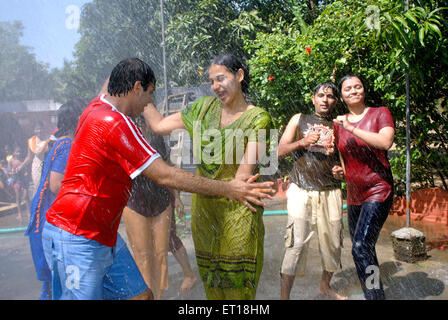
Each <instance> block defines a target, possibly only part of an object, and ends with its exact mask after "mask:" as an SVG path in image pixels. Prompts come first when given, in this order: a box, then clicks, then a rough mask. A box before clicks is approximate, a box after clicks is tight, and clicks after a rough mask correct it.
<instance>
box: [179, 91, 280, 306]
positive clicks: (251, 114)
mask: <svg viewBox="0 0 448 320" xmlns="http://www.w3.org/2000/svg"><path fill="white" fill-rule="evenodd" d="M221 110H222V103H221V101H220V100H219V99H217V98H215V97H203V98H201V99H199V100H197V101H196V102H195V103H193V104H192V105H191V106H189V107H188V108H187V109H185V110H183V111H182V113H181V114H182V120H183V122H184V124H185V127H186V129H187V130H188V132H189V134H190V136H191V137H192V140H193V148H194V150H193V154H194V156H195V159H196V163H199V160H198V159H199V157H200V163H199V164H198V168H197V174H198V175H200V176H203V177H207V178H210V179H215V180H221V181H230V180H232V179H233V178H234V177H235V174H236V172H237V170H238V167H239V163H240V161H237V159H241V156H242V155H243V154H244V150H245V149H246V144H247V142H248V141H260V140H259V134H258V132H259V130H260V129H265V130H266V131H267V133H269V129H270V128H271V117H270V115H269V113H267V112H266V111H265V110H263V109H261V108H257V107H255V108H252V109H249V110H247V111H245V112H244V113H243V114H242V115H241V116H240V117H239V118H238V119H237V120H235V121H234V122H233V123H232V124H230V125H229V126H227V127H224V128H220V121H221ZM243 132H244V135H238V134H236V138H235V137H234V136H233V134H235V133H239V134H242V133H243ZM207 134H209V135H207ZM210 135H212V136H214V139H212V138H210V137H209V136H210ZM266 136H268V135H266ZM266 140H267V141H266V143H267V144H269V139H266ZM232 142H233V143H232ZM238 152H239V153H238ZM256 208H257V212H256V213H253V212H252V211H250V210H249V209H248V208H246V207H245V206H244V205H243V204H242V203H240V202H237V201H232V200H229V199H228V198H224V197H223V198H220V197H211V196H203V195H198V194H193V195H192V207H191V230H192V236H193V242H194V246H195V251H196V259H197V264H198V267H199V274H200V276H201V279H202V282H203V285H204V288H205V292H206V295H207V299H220V300H224V299H246V300H249V299H255V294H256V290H257V285H258V280H259V278H260V274H261V269H262V267H263V242H264V224H263V208H262V207H258V206H257V207H256Z"/></svg>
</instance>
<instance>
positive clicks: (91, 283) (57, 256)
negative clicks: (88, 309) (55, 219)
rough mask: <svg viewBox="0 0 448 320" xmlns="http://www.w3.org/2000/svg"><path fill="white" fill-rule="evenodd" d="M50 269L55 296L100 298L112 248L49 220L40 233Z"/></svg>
mask: <svg viewBox="0 0 448 320" xmlns="http://www.w3.org/2000/svg"><path fill="white" fill-rule="evenodd" d="M42 240H43V246H44V252H45V257H46V259H47V264H48V266H49V268H50V270H51V273H52V284H53V288H52V291H53V299H54V300H102V299H103V282H104V277H105V275H106V273H107V271H108V270H109V268H110V266H111V265H112V262H113V255H112V250H113V248H111V247H108V246H105V245H102V244H100V243H99V242H97V241H95V240H91V239H87V238H85V237H82V236H76V235H74V234H71V233H69V232H66V231H64V230H62V229H60V228H58V227H56V226H54V225H52V224H50V223H48V222H46V223H45V226H44V231H43V234H42Z"/></svg>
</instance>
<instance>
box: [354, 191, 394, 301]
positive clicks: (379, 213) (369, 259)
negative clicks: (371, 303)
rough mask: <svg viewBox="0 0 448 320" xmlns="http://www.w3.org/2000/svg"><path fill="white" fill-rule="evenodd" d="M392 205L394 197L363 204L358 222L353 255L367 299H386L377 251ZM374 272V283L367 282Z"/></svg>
mask: <svg viewBox="0 0 448 320" xmlns="http://www.w3.org/2000/svg"><path fill="white" fill-rule="evenodd" d="M391 205H392V197H389V199H388V200H386V201H385V202H376V201H369V202H366V203H364V204H363V205H362V208H361V213H360V216H359V220H358V223H357V225H356V229H355V231H354V235H353V247H352V255H353V260H354V262H355V266H356V271H357V273H358V278H359V280H360V284H361V287H362V289H363V291H364V296H365V298H366V299H367V300H383V299H385V296H384V290H383V285H382V282H381V279H380V276H379V264H378V258H377V255H376V251H375V245H376V242H377V240H378V236H379V234H380V231H381V228H382V227H383V224H384V222H385V221H386V219H387V217H388V215H389V210H390V207H391ZM372 272H374V273H376V275H375V274H374V275H373V276H374V277H373V279H374V283H367V281H368V280H369V278H372V277H371V275H372Z"/></svg>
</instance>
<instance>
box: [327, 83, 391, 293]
mask: <svg viewBox="0 0 448 320" xmlns="http://www.w3.org/2000/svg"><path fill="white" fill-rule="evenodd" d="M339 90H340V93H341V99H342V101H343V103H344V104H345V105H346V106H347V108H348V110H349V113H347V114H345V115H342V116H338V117H337V118H336V119H335V120H334V122H335V126H334V135H335V142H336V146H337V148H338V150H339V153H340V157H341V164H342V168H340V171H343V173H344V174H345V179H346V182H347V205H348V223H349V229H350V237H351V239H352V243H353V247H352V255H353V260H354V262H355V266H356V271H357V273H358V277H359V280H360V282H361V287H362V289H363V291H364V296H365V298H366V299H367V300H377V299H385V296H384V290H383V286H382V283H381V281H380V278H379V267H378V259H377V256H376V252H375V244H376V241H377V240H378V236H379V234H380V231H381V228H382V226H383V224H384V222H385V221H386V219H387V216H388V215H389V210H390V207H391V205H392V197H393V178H392V172H391V169H390V165H389V161H388V159H387V150H389V148H390V147H391V146H392V143H393V140H394V134H395V125H394V121H393V119H392V115H391V114H390V112H389V110H388V109H387V108H386V107H379V108H374V107H369V106H367V105H366V104H365V98H366V90H365V86H364V84H363V82H362V81H361V79H360V78H359V77H357V76H354V75H347V76H345V77H344V78H342V79H341V81H340V82H339ZM334 174H335V176H337V174H338V172H336V171H334Z"/></svg>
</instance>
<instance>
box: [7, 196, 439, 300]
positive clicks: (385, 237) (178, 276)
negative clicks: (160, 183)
mask: <svg viewBox="0 0 448 320" xmlns="http://www.w3.org/2000/svg"><path fill="white" fill-rule="evenodd" d="M184 197H185V200H186V201H185V203H186V208H187V210H188V200H189V197H188V196H187V195H184ZM283 209H285V202H284V201H283V200H276V201H270V202H269V203H268V205H267V207H266V210H267V211H276V210H283ZM187 214H188V213H187ZM286 220H287V216H286V215H266V216H265V217H264V222H265V228H266V236H265V258H264V267H263V272H262V274H261V278H260V282H259V288H258V291H257V299H260V300H278V299H279V296H280V277H279V268H280V264H281V261H282V258H283V252H284V248H283V239H284V226H285V224H286ZM20 226H21V225H20V224H19V223H18V221H17V220H16V218H15V214H14V213H10V214H8V215H3V216H0V232H1V229H3V230H4V229H5V228H16V227H20ZM404 226H405V219H404V218H401V217H397V216H389V218H388V220H387V221H386V224H385V226H384V227H383V229H382V231H381V234H380V237H379V240H378V243H377V246H376V250H377V254H378V259H379V261H380V272H381V277H382V280H383V284H384V288H385V293H386V298H387V299H391V300H422V299H424V300H448V263H447V262H448V248H447V249H446V250H442V249H441V247H442V248H443V244H441V242H440V239H446V236H447V235H448V226H442V225H440V224H434V223H422V222H415V221H411V227H413V228H415V229H417V230H420V231H422V232H424V234H425V236H426V239H427V244H428V246H429V247H431V248H432V249H431V250H429V251H428V255H429V257H428V259H427V260H425V261H420V262H417V263H406V262H401V261H398V260H396V259H395V258H394V254H393V248H392V242H391V239H390V234H391V232H393V231H395V230H397V229H400V228H402V227H404ZM177 229H178V234H179V235H180V236H181V238H182V240H183V243H184V246H185V247H186V249H187V252H188V254H189V258H190V263H191V265H192V266H193V269H194V271H195V272H196V274H197V265H196V261H195V258H194V248H193V243H192V239H191V232H190V226H189V220H188V219H187V220H185V221H184V222H182V221H181V222H179V223H178V225H177ZM119 231H120V233H121V235H122V236H123V238H124V239H125V240H126V241H127V238H126V232H125V229H124V225H123V224H122V225H121V226H120V229H119ZM23 234H24V232H23V231H20V232H8V233H0V288H1V290H0V300H21V299H24V300H35V299H36V298H37V297H38V296H39V294H40V285H41V283H40V282H39V281H38V280H37V279H36V274H35V271H34V266H33V262H32V260H31V254H30V248H29V242H28V238H27V237H25V236H24V235H23ZM344 237H345V238H344V248H343V250H342V266H343V268H342V269H341V270H340V271H339V272H336V273H335V275H334V277H333V280H332V285H333V287H334V288H335V289H336V290H337V291H338V292H339V293H341V294H344V295H347V296H348V297H349V299H351V300H362V299H364V298H363V295H362V291H361V288H360V286H359V283H358V278H357V275H356V272H355V268H354V264H353V260H352V256H351V241H350V237H349V234H348V226H347V217H346V214H344ZM434 246H436V247H435V248H433V247H434ZM168 265H169V280H170V288H169V289H168V290H167V291H166V292H165V294H164V299H167V300H182V299H188V300H204V299H205V294H204V291H203V287H202V284H201V283H200V281H198V282H197V284H196V286H195V287H194V288H193V289H192V290H190V291H189V292H187V293H184V294H180V293H179V292H178V288H179V287H180V284H181V282H182V279H183V274H182V269H181V268H180V266H179V264H178V263H177V262H176V260H175V259H174V257H173V256H172V255H171V254H169V256H168ZM321 272H322V269H321V264H320V257H319V253H318V248H317V241H316V238H315V237H314V238H313V239H312V240H311V243H310V250H309V255H308V264H307V275H306V276H305V277H303V278H296V280H295V283H294V287H293V289H292V292H291V299H294V300H320V299H325V297H323V296H319V294H318V290H319V281H320V277H321Z"/></svg>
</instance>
